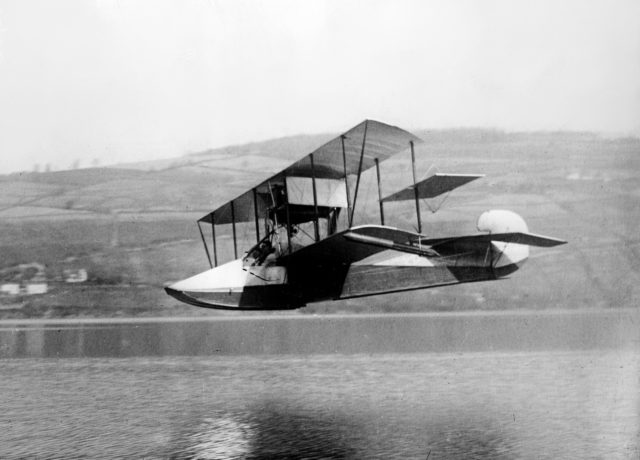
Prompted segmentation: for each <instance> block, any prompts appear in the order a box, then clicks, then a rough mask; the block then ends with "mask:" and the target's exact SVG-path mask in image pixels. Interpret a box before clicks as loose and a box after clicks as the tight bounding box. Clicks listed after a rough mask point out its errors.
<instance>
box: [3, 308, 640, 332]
mask: <svg viewBox="0 0 640 460" xmlns="http://www.w3.org/2000/svg"><path fill="white" fill-rule="evenodd" d="M616 313H617V314H634V313H636V314H640V308H634V307H611V308H602V307H594V308H588V307H586V308H579V309H568V308H560V309H550V308H549V309H540V310H534V309H523V310H515V309H511V310H466V311H439V312H435V311H428V312H398V313H393V312H390V313H322V314H317V313H313V314H304V313H299V314H292V313H290V312H286V313H283V314H282V315H279V314H270V315H265V314H253V313H244V314H238V315H220V316H155V317H154V316H151V317H118V318H105V317H96V318H22V319H0V327H6V326H29V325H34V326H38V325H92V324H157V323H181V322H182V323H196V322H197V323H200V322H218V321H264V320H291V319H299V320H310V319H326V320H330V319H355V318H361V319H375V318H417V317H422V318H425V317H426V318H428V317H432V318H441V317H474V316H476V317H487V316H495V317H504V316H553V315H558V316H571V315H584V314H592V315H607V314H616Z"/></svg>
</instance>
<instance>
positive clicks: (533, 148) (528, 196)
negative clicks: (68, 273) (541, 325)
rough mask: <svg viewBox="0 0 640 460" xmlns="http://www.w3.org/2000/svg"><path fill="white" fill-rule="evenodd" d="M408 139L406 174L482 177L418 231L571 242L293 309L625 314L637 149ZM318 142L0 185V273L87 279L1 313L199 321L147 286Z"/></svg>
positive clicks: (395, 214) (636, 267) (457, 137)
mask: <svg viewBox="0 0 640 460" xmlns="http://www.w3.org/2000/svg"><path fill="white" fill-rule="evenodd" d="M417 134H418V135H419V136H420V137H422V138H423V139H425V143H424V144H423V145H421V146H420V147H419V150H418V152H417V158H418V174H419V175H424V174H427V171H434V170H435V169H434V168H436V167H437V169H438V170H440V171H443V172H459V173H465V172H468V173H483V174H486V175H487V177H486V178H485V179H481V180H479V181H476V182H474V183H472V184H470V185H468V186H465V187H463V188H461V189H459V190H458V191H456V192H454V193H453V194H451V196H450V197H449V198H448V199H447V201H446V202H445V203H444V206H443V207H442V209H441V210H440V211H439V212H438V213H436V214H433V215H425V221H426V222H427V225H425V230H424V231H425V233H427V234H428V235H432V236H437V235H448V234H464V233H473V232H475V228H474V225H475V219H476V218H477V216H478V215H479V214H480V213H481V212H482V211H484V210H487V209H495V208H507V209H512V210H514V211H516V212H518V213H520V214H521V215H522V216H524V217H525V220H527V222H528V224H529V227H530V229H531V231H533V232H536V233H542V234H548V235H551V236H556V237H559V238H565V239H567V240H569V241H570V244H569V245H567V246H562V247H560V248H557V249H552V250H543V249H535V248H534V249H533V251H532V252H533V257H532V258H531V260H530V261H529V262H528V263H527V265H525V267H524V268H523V270H522V271H519V272H516V273H515V274H514V275H512V277H511V278H510V279H509V280H505V281H500V282H497V283H477V284H469V285H464V286H455V287H447V288H441V289H431V290H425V291H417V292H411V293H403V294H393V295H389V296H382V297H374V298H369V299H361V300H358V301H349V302H335V303H326V304H316V305H312V306H309V307H308V308H307V309H305V310H303V311H307V312H312V311H338V310H340V311H344V310H349V311H359V310H365V311H371V310H372V309H377V310H385V309H401V310H423V309H425V308H427V309H443V310H452V309H469V308H489V309H495V308H498V309H499V308H513V307H517V308H545V307H568V308H572V307H579V306H617V305H623V306H634V299H636V298H638V297H639V294H640V288H639V287H638V286H640V263H638V262H637V261H638V260H639V257H638V256H640V248H639V245H638V243H639V242H640V238H639V237H638V236H637V234H636V233H637V232H636V231H635V229H636V227H637V225H638V223H639V222H640V204H639V203H640V200H638V198H639V196H638V195H640V179H639V178H638V177H637V174H636V172H637V171H639V170H640V141H639V140H637V139H602V138H599V137H597V136H594V135H591V134H588V133H510V134H509V133H502V132H498V131H489V130H447V131H423V132H418V133H417ZM329 138H330V136H327V135H319V136H298V137H293V138H285V139H277V140H273V141H268V142H264V143H258V144H248V145H244V146H237V147H228V148H225V149H219V150H214V151H208V152H203V153H200V154H195V155H189V156H185V157H181V158H177V159H174V160H162V161H158V162H148V163H144V164H137V165H132V166H131V167H127V165H119V167H118V168H96V169H83V170H76V171H61V172H53V173H39V174H35V173H32V174H22V175H15V174H14V175H10V176H0V254H1V255H2V256H1V258H0V268H3V267H10V266H13V265H15V264H17V263H24V262H33V261H37V262H41V263H45V264H46V265H47V270H48V276H49V278H50V279H59V277H60V274H61V272H62V270H63V269H64V268H77V267H85V268H87V269H88V271H89V274H90V281H91V282H90V283H87V284H84V285H76V286H72V285H64V284H61V283H59V284H56V283H54V284H53V286H54V288H53V289H52V291H51V292H50V293H49V294H47V295H45V296H38V297H30V298H29V299H28V305H27V306H26V307H25V309H24V310H23V311H22V312H21V313H16V312H13V313H12V312H8V311H4V312H3V314H4V315H5V316H6V315H30V316H40V315H67V314H71V315H109V316H112V315H133V314H135V315H139V314H173V313H185V312H188V313H189V314H209V312H207V311H205V310H200V309H193V308H191V307H183V306H179V304H178V303H177V302H175V301H174V300H173V299H170V298H168V297H167V296H165V295H164V293H163V291H162V290H161V289H160V287H161V285H162V283H164V282H165V281H167V280H174V279H179V278H183V277H185V276H186V275H188V274H192V273H196V272H198V271H201V270H202V269H204V268H206V259H205V256H204V253H203V250H202V248H201V243H200V240H199V235H198V233H197V228H196V227H195V224H194V221H195V220H196V219H197V217H199V216H201V215H202V214H204V213H206V212H207V211H208V210H210V209H212V208H214V207H216V206H217V205H219V204H221V203H223V202H225V201H226V200H228V199H230V198H233V197H234V196H235V195H237V194H238V193H240V192H242V191H243V190H244V188H245V187H247V186H248V185H251V184H254V183H257V182H259V181H260V180H261V179H262V178H264V177H265V175H266V174H268V171H271V172H275V171H277V170H278V169H280V168H281V167H283V166H286V164H288V163H289V162H291V161H293V160H295V159H296V158H297V157H299V156H301V155H302V154H305V153H307V152H310V151H312V150H313V149H314V148H315V147H316V146H319V145H320V144H322V143H323V142H324V141H325V140H327V139H329ZM382 170H383V175H384V177H385V178H386V180H385V181H384V183H383V187H384V188H385V190H386V191H387V192H391V191H394V190H395V189H397V188H400V187H401V186H403V185H406V184H407V183H408V181H409V180H410V177H411V176H410V172H409V171H410V169H409V161H408V155H400V156H398V157H396V158H394V159H392V160H389V161H387V162H385V163H383V166H382ZM361 187H362V188H361V192H362V193H361V195H360V197H359V202H360V205H363V207H362V208H361V211H362V212H363V213H362V214H360V216H359V218H360V220H361V222H372V221H374V222H375V221H377V220H376V219H377V204H376V202H375V195H376V190H375V183H374V180H373V175H372V174H367V175H366V176H365V177H364V178H363V182H362V186H361ZM363 197H364V198H365V199H364V200H362V198H363ZM431 204H438V203H431ZM423 209H424V212H425V213H426V214H428V212H427V209H426V206H425V207H424V208H423ZM386 210H387V215H388V216H389V219H388V220H390V221H391V222H390V223H391V224H393V225H396V226H398V227H403V228H412V227H413V226H414V225H415V223H414V220H415V211H414V209H413V205H412V204H411V203H403V204H389V205H388V206H387V208H386ZM241 233H242V230H241ZM211 314H213V313H211Z"/></svg>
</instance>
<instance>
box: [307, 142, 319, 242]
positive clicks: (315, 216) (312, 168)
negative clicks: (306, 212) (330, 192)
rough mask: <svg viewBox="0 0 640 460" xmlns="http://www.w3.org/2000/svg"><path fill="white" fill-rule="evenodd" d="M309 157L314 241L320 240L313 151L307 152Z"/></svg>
mask: <svg viewBox="0 0 640 460" xmlns="http://www.w3.org/2000/svg"><path fill="white" fill-rule="evenodd" d="M309 159H310V160H311V185H312V186H313V213H314V216H313V217H314V219H313V231H314V235H313V236H315V239H316V243H317V242H318V241H320V229H319V228H318V193H317V192H316V169H315V165H314V164H313V153H310V154H309Z"/></svg>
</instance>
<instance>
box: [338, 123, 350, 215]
mask: <svg viewBox="0 0 640 460" xmlns="http://www.w3.org/2000/svg"><path fill="white" fill-rule="evenodd" d="M340 142H341V143H342V162H343V164H344V188H345V190H346V192H347V193H346V195H347V222H348V223H349V226H351V212H352V211H351V196H350V194H349V175H348V174H347V152H346V150H345V148H344V134H343V135H341V136H340Z"/></svg>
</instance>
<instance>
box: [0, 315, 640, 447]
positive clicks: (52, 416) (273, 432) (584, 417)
mask: <svg viewBox="0 0 640 460" xmlns="http://www.w3.org/2000/svg"><path fill="white" fill-rule="evenodd" d="M615 315H618V316H615ZM587 316H588V317H590V318H591V319H584V318H583V319H579V318H578V315H562V316H558V315H547V317H549V318H551V319H545V318H543V315H539V318H534V317H527V318H526V322H527V326H525V323H524V317H522V316H513V315H512V316H510V317H509V316H505V315H498V316H495V317H494V320H493V321H489V322H487V320H486V319H485V318H482V317H480V316H479V315H469V316H467V317H466V319H465V317H464V316H460V315H458V316H450V317H444V318H440V317H434V316H425V317H412V318H410V319H411V321H407V320H406V319H405V317H402V316H400V317H395V318H394V317H388V318H387V317H385V318H377V319H375V321H374V320H372V319H371V318H369V319H366V318H363V319H362V322H360V323H358V321H355V320H353V319H352V318H350V317H349V318H343V319H339V318H334V319H331V320H325V319H322V318H315V319H302V320H294V319H284V320H268V321H263V322H262V323H263V324H262V325H261V323H260V322H259V321H255V322H254V320H248V321H231V322H222V323H224V324H225V325H226V327H225V328H222V329H218V324H220V323H221V322H207V323H204V324H203V325H202V326H201V327H196V323H190V324H184V323H155V324H151V323H144V324H142V323H141V324H121V325H116V324H111V325H108V326H100V325H97V324H92V325H74V326H73V327H72V326H68V327H60V332H58V331H57V329H56V328H55V327H54V328H52V327H50V326H46V327H43V325H40V326H38V328H37V329H35V330H32V331H31V332H34V335H33V336H31V335H30V333H31V332H29V329H30V328H29V327H23V328H22V330H21V332H20V334H15V335H13V336H12V337H13V339H11V340H12V341H9V340H8V339H7V337H8V335H7V334H8V330H9V329H11V330H13V329H15V328H20V327H19V326H17V325H11V327H8V326H7V327H5V329H6V330H3V331H2V341H1V343H2V345H3V350H4V351H3V353H4V354H5V356H12V357H22V359H14V358H7V359H2V360H0V369H1V373H2V379H1V380H0V407H2V412H1V414H0V458H3V459H4V458H25V457H27V458H33V457H39V458H41V457H52V456H57V457H59V458H70V457H75V458H114V457H121V458H174V459H196V458H199V459H206V458H248V459H259V458H365V459H367V458H385V459H386V458H399V459H400V458H402V459H404V458H417V459H425V458H427V457H429V459H442V458H447V459H449V458H498V459H500V458H505V459H506V458H549V459H555V458H638V457H639V456H640V450H639V449H640V445H639V444H640V442H639V438H638V433H640V418H639V413H638V407H640V398H639V391H638V390H639V388H638V386H639V383H638V375H639V371H640V347H639V346H638V344H639V342H638V336H639V332H638V327H637V325H638V324H640V322H639V321H638V315H637V314H635V313H633V312H628V311H627V312H622V313H621V312H610V313H608V314H604V313H593V314H591V316H589V315H587ZM509 318H510V319H509ZM568 318H571V319H572V320H571V321H569V320H568ZM616 318H618V319H617V320H616ZM431 322H433V323H434V324H430V323H431ZM295 324H298V325H300V329H301V330H302V331H303V333H300V332H297V329H296V328H295V327H294V325H295ZM558 324H561V325H562V326H561V327H560V326H557V325H558ZM436 326H437V327H436ZM454 326H455V327H454ZM543 326H544V327H549V328H550V329H551V330H552V331H553V332H555V333H561V334H562V340H559V339H557V338H554V337H552V335H550V334H549V332H548V331H543V332H541V331H539V330H537V328H541V327H543ZM457 327H462V329H463V331H462V332H459V331H458V330H457V329H456V328H457ZM527 328H532V329H534V331H533V332H532V331H529V330H528V329H527ZM562 328H564V329H562ZM223 329H224V330H225V332H221V331H222V330H223ZM36 330H37V331H38V332H37V333H35V331H36ZM189 331H190V333H188V332H189ZM238 331H244V334H248V333H249V332H252V333H254V334H256V335H258V336H259V337H260V338H261V339H262V340H271V341H273V342H275V343H272V344H270V345H268V346H267V345H265V346H264V347H262V346H260V345H258V341H257V340H256V339H254V338H248V337H247V336H246V335H244V336H243V335H241V334H239V332H238ZM424 331H426V333H434V334H436V335H437V337H438V339H439V340H440V342H439V343H437V342H434V341H432V339H430V338H424V337H423V336H422V333H423V332H424ZM465 331H467V332H465ZM518 331H519V332H520V333H516V332H518ZM480 332H483V334H484V336H485V338H484V339H483V338H482V337H481V336H480V335H479V334H480ZM218 333H220V334H222V337H219V336H218V337H216V334H218ZM347 333H350V334H352V335H351V336H347V337H342V334H347ZM183 334H184V335H183ZM412 334H414V335H412ZM611 334H614V335H615V337H614V338H611V337H610V335H611ZM136 335H137V337H135V336H136ZM372 336H373V337H374V338H377V339H379V340H380V341H381V343H382V344H384V346H386V347H388V348H391V349H390V350H387V351H384V350H381V348H379V347H380V346H379V345H378V344H377V342H376V340H374V339H372V338H370V337H372ZM322 337H325V339H324V340H321V338H322ZM396 337H401V338H396ZM505 337H508V339H509V340H511V341H512V342H511V349H509V347H508V346H509V343H508V342H507V339H505ZM147 338H148V339H149V341H150V342H149V343H148V344H147V343H146V342H145V340H146V339H147ZM547 338H548V339H549V341H548V342H544V343H539V341H538V340H545V339H547ZM96 340H102V342H100V343H98V344H95V343H94V344H92V343H90V342H92V341H96ZM174 341H175V343H174ZM287 341H288V342H287ZM309 341H310V342H312V344H309V343H308V342H309ZM329 341H333V343H331V342H329ZM413 342H415V343H416V344H417V345H416V344H413V345H412V343H413ZM287 343H289V344H290V345H289V346H288V347H287V345H286V344H287ZM101 345H102V346H103V347H105V349H107V350H109V351H108V353H107V352H105V351H104V349H103V348H101ZM236 345H237V349H236V348H234V347H235V346H236ZM43 347H44V348H43ZM48 347H51V349H49V348H48ZM296 347H297V348H298V349H299V350H302V351H298V352H295V350H294V349H295V348H296ZM394 347H395V348H394ZM412 347H418V348H421V349H420V350H418V351H417V352H415V350H413V349H412ZM474 347H477V348H474ZM327 349H329V350H331V352H330V353H328V352H326V350H327ZM238 350H241V351H242V352H243V353H240V351H238ZM250 350H258V351H261V352H262V353H261V354H251V353H248V352H247V351H250ZM265 350H266V351H265ZM280 350H288V351H287V352H282V354H277V353H279V352H280ZM292 350H293V351H292ZM351 350H356V351H357V352H355V353H351ZM372 350H373V351H372ZM495 350H499V351H495ZM141 351H142V352H143V353H141ZM166 351H168V352H169V353H167V356H156V355H158V354H159V353H160V352H166ZM334 351H336V352H335V353H334ZM43 354H44V355H46V354H49V357H42V356H43ZM100 354H103V355H104V354H111V355H116V356H120V357H112V356H101V357H96V356H95V355H100ZM123 354H124V355H136V356H129V357H122V355H123ZM172 354H173V355H172ZM180 354H182V356H179V355H180ZM189 354H191V355H192V356H185V355H189ZM92 355H93V356H92ZM28 356H40V357H36V358H26V357H28ZM56 356H71V357H69V358H66V359H57V358H55V357H56Z"/></svg>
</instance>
